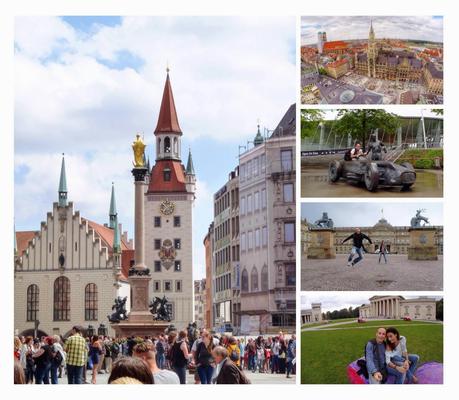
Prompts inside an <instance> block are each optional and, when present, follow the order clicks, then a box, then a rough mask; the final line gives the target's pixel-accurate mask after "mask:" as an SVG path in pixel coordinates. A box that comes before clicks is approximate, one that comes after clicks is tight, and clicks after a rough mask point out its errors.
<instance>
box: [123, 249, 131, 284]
mask: <svg viewBox="0 0 459 400" xmlns="http://www.w3.org/2000/svg"><path fill="white" fill-rule="evenodd" d="M131 260H134V250H133V249H129V250H122V251H121V277H122V279H123V280H124V281H127V280H128V276H129V268H131Z"/></svg>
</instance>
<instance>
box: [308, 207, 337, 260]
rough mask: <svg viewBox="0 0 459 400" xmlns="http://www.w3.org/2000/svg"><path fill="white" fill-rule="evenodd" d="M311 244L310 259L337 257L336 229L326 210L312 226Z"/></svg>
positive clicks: (310, 230) (309, 249) (310, 229)
mask: <svg viewBox="0 0 459 400" xmlns="http://www.w3.org/2000/svg"><path fill="white" fill-rule="evenodd" d="M309 232H310V235H311V244H310V246H309V248H308V258H309V259H315V260H317V259H330V258H336V248H335V229H334V228H333V220H332V219H331V218H328V213H326V212H324V213H323V214H322V218H320V219H319V220H317V221H316V222H315V223H314V224H313V225H312V226H311V227H310V228H309Z"/></svg>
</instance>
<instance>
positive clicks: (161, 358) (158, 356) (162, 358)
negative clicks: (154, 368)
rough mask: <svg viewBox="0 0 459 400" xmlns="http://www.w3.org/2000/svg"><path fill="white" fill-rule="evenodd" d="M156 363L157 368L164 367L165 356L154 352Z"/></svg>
mask: <svg viewBox="0 0 459 400" xmlns="http://www.w3.org/2000/svg"><path fill="white" fill-rule="evenodd" d="M156 364H157V365H158V368H159V369H164V367H165V364H166V356H165V354H164V353H163V354H156Z"/></svg>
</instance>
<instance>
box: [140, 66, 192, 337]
mask: <svg viewBox="0 0 459 400" xmlns="http://www.w3.org/2000/svg"><path fill="white" fill-rule="evenodd" d="M154 134H155V138H156V160H155V164H154V165H153V167H152V169H151V172H150V182H149V184H148V188H147V190H146V193H145V198H144V204H145V262H146V265H147V267H148V268H149V269H150V271H151V277H152V279H151V285H152V287H151V291H150V293H151V295H152V297H161V298H162V297H163V296H166V297H167V299H168V300H169V303H170V305H169V307H170V312H171V314H172V321H171V323H173V324H174V325H175V326H176V327H177V328H178V329H181V328H185V327H186V326H187V325H188V323H190V322H193V318H194V317H193V308H192V307H193V265H192V262H193V258H192V245H193V243H192V239H193V230H192V226H193V223H192V205H193V202H194V199H195V183H196V177H195V172H194V166H193V160H192V157H191V151H190V152H189V154H188V161H187V166H186V168H185V166H184V165H183V164H182V160H181V151H182V148H181V137H182V135H183V133H182V130H181V128H180V125H179V122H178V118H177V112H176V109H175V103H174V96H173V94H172V87H171V83H170V79H169V70H167V76H166V83H165V86H164V92H163V97H162V101H161V108H160V110H159V116H158V122H157V125H156V129H155V131H154Z"/></svg>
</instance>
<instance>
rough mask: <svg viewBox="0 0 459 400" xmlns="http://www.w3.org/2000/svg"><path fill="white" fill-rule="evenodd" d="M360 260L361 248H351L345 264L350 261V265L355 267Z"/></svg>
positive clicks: (361, 256) (361, 257) (361, 258)
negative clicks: (355, 256) (355, 255)
mask: <svg viewBox="0 0 459 400" xmlns="http://www.w3.org/2000/svg"><path fill="white" fill-rule="evenodd" d="M355 253H357V255H358V257H357V258H356V259H355V260H354V261H352V259H353V258H354V254H355ZM361 260H363V255H362V248H361V247H355V246H352V250H351V254H349V257H348V259H347V262H351V261H352V265H355V264H357V263H358V262H359V261H361Z"/></svg>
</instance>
